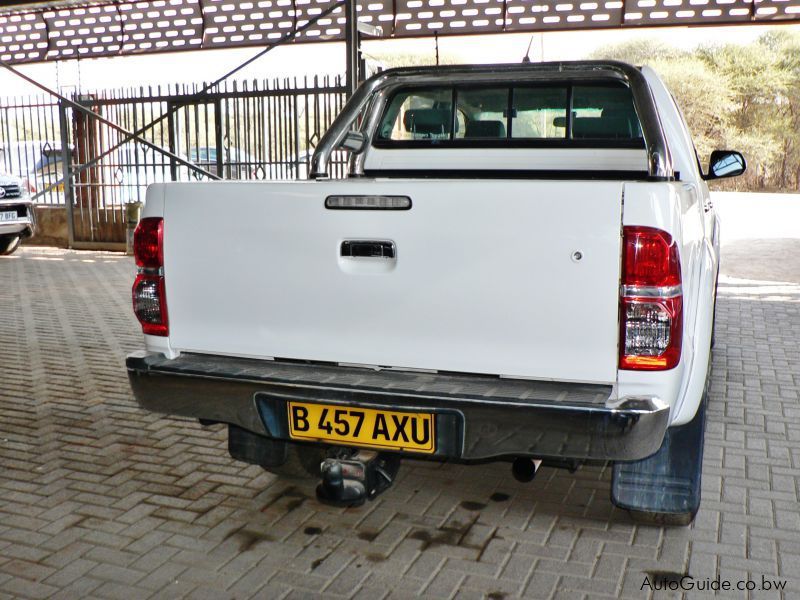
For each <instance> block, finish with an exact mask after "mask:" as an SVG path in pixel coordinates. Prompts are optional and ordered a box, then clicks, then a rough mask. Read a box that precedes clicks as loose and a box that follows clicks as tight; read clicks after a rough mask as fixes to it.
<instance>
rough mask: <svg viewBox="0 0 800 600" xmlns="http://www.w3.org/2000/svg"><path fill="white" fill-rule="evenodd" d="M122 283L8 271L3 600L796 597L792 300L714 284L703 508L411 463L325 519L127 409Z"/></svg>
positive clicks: (798, 513)
mask: <svg viewBox="0 0 800 600" xmlns="http://www.w3.org/2000/svg"><path fill="white" fill-rule="evenodd" d="M132 271H133V269H132V263H131V260H130V259H128V258H125V257H122V256H120V255H115V254H103V253H96V252H95V253H87V252H82V253H79V252H66V251H60V250H52V249H37V248H25V249H23V250H22V251H21V252H20V253H19V254H18V255H16V256H14V257H11V258H7V259H6V258H4V259H2V261H0V306H2V310H0V597H2V598H5V597H22V598H28V597H30V598H45V597H53V598H70V599H74V598H89V597H96V598H125V599H126V600H131V599H138V598H147V597H158V598H177V597H182V596H187V597H195V598H247V597H259V598H278V597H291V598H306V597H313V596H315V595H320V596H326V597H331V596H336V595H340V596H345V597H347V596H353V595H355V596H357V597H363V598H382V597H386V596H389V597H398V598H402V597H414V596H416V595H418V594H424V595H426V596H429V597H449V596H454V595H457V597H459V598H481V597H488V598H493V599H498V598H513V597H517V596H525V597H532V598H569V599H573V598H581V597H592V598H601V597H607V598H616V597H620V596H624V597H630V598H646V597H648V596H649V595H650V594H649V593H648V592H647V591H646V590H645V591H641V590H640V588H641V585H642V582H643V579H644V577H645V575H646V574H648V573H650V574H653V573H668V574H671V575H670V576H671V577H676V578H677V577H679V576H680V575H681V574H684V573H688V574H690V575H692V576H694V577H695V578H697V580H700V579H704V578H715V577H717V576H718V575H720V576H721V577H722V578H723V579H729V580H732V581H734V582H735V581H737V580H745V579H748V578H751V579H753V580H755V581H756V582H757V584H758V585H759V586H760V584H761V580H762V579H761V578H762V576H765V577H767V578H786V579H788V586H789V587H788V588H787V589H788V590H789V591H787V592H786V597H787V598H789V597H798V595H800V506H799V505H798V484H799V482H800V476H799V472H798V467H800V404H799V403H798V390H799V389H800V354H799V353H798V339H800V315H798V309H800V286H798V285H797V284H790V285H782V284H778V283H766V284H755V283H742V282H738V281H732V280H727V279H723V281H722V283H721V290H720V293H721V297H720V300H719V308H718V318H719V324H718V334H717V337H718V340H717V350H716V353H715V356H714V372H713V383H712V387H711V400H710V407H709V411H710V418H709V423H708V432H707V440H708V441H707V444H706V456H705V463H704V470H703V507H702V509H701V511H700V513H699V516H698V518H697V521H696V523H695V524H694V526H693V527H692V528H674V529H662V528H653V527H637V526H635V525H633V524H632V523H631V521H630V520H629V518H628V517H627V515H626V514H625V513H623V512H622V511H619V510H616V509H613V508H612V507H611V504H610V502H609V499H608V497H609V471H608V469H602V468H583V469H582V470H580V471H579V472H578V473H575V474H569V473H566V472H560V471H555V470H551V469H543V470H542V471H541V472H540V474H539V476H538V477H537V479H536V481H535V482H533V483H531V484H520V483H517V482H515V481H514V480H513V479H512V478H511V475H510V473H509V469H508V468H507V466H505V465H483V466H478V467H469V468H465V467H462V466H458V465H437V464H426V463H418V464H412V463H410V462H407V463H406V464H405V465H404V468H403V469H402V470H401V475H402V477H401V480H400V481H399V483H398V484H397V485H396V487H395V489H394V490H393V491H392V492H390V493H388V494H386V495H385V496H383V497H381V498H379V499H378V500H377V501H375V502H372V503H369V504H367V505H366V506H365V507H364V508H362V509H356V510H338V509H332V508H326V507H323V506H320V505H318V504H317V503H316V502H315V501H314V500H313V499H312V496H313V490H312V487H311V486H310V485H302V484H300V485H298V484H294V485H291V484H287V483H284V482H282V481H279V480H276V479H275V478H273V477H272V476H271V475H268V474H266V473H264V472H262V471H261V470H260V469H259V468H257V467H250V466H244V465H242V464H239V463H236V462H234V461H232V460H231V459H229V458H228V457H227V452H226V436H225V432H224V431H223V430H222V429H221V428H219V427H216V428H212V429H211V430H204V429H202V428H201V427H200V426H199V425H197V424H195V423H192V422H188V421H183V420H178V419H169V418H161V417H158V416H155V415H150V414H146V413H144V412H142V411H140V410H139V409H138V408H137V407H136V406H135V405H134V402H133V400H132V398H131V395H130V392H129V389H128V385H127V379H126V376H125V371H124V368H123V360H124V356H125V354H126V353H127V352H129V351H131V350H134V349H137V348H139V347H140V345H141V341H140V336H139V334H138V328H137V326H136V324H135V323H134V321H133V318H132V317H131V314H130V309H129V284H130V281H131V277H132ZM798 283H800V282H798ZM697 597H711V595H710V594H706V593H703V594H697ZM726 597H738V598H746V597H748V596H747V593H746V592H739V593H733V594H729V595H726ZM751 597H757V598H761V597H777V595H776V594H775V593H774V592H773V593H770V594H761V593H753V595H752V596H751Z"/></svg>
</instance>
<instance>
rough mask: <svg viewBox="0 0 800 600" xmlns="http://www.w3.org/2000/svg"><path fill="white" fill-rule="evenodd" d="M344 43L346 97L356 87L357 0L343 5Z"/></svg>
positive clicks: (347, 1)
mask: <svg viewBox="0 0 800 600" xmlns="http://www.w3.org/2000/svg"><path fill="white" fill-rule="evenodd" d="M344 19H345V25H344V42H345V54H346V58H345V61H346V74H347V77H346V81H345V86H346V87H347V97H348V98H349V97H350V96H352V95H353V93H354V92H355V91H356V88H357V87H358V63H359V60H358V57H359V54H360V50H359V43H358V42H359V35H358V0H345V5H344Z"/></svg>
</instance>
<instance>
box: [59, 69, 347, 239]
mask: <svg viewBox="0 0 800 600" xmlns="http://www.w3.org/2000/svg"><path fill="white" fill-rule="evenodd" d="M141 92H144V90H140V93H135V91H133V90H127V91H116V92H101V93H97V94H93V95H84V96H81V97H80V98H79V100H80V102H81V103H82V104H86V105H87V106H88V107H89V108H90V109H91V110H92V111H93V112H94V113H97V114H99V115H102V116H103V117H105V118H107V119H110V120H111V121H113V122H115V123H117V124H119V125H121V126H122V127H124V128H125V129H127V130H129V131H137V130H138V129H140V128H141V127H142V126H143V124H145V123H153V122H155V125H154V126H153V127H152V128H150V129H148V130H147V131H146V132H145V133H144V134H143V137H144V138H145V139H146V140H148V141H150V142H152V143H153V144H154V145H156V146H159V147H160V148H164V149H167V150H169V152H170V153H172V154H173V155H177V156H179V157H181V158H183V159H184V161H185V162H184V163H181V162H179V161H178V160H176V158H174V157H171V156H169V155H167V154H164V153H162V152H160V151H159V150H157V149H155V148H153V147H150V146H146V145H144V144H142V143H140V142H138V141H130V142H127V143H124V144H122V145H120V146H119V147H118V148H115V149H113V150H112V151H111V152H109V153H108V154H107V155H105V156H104V154H105V153H106V152H108V150H109V149H111V148H114V147H115V146H117V145H118V144H119V143H120V142H121V141H123V140H124V134H121V133H119V132H118V131H116V130H114V129H111V128H109V127H105V126H104V125H103V124H102V123H98V122H97V119H96V118H95V117H93V116H90V115H86V114H84V113H81V112H80V111H78V110H75V109H73V108H70V107H67V106H60V109H59V110H60V112H61V113H62V115H63V116H62V120H65V121H66V122H67V123H69V124H70V127H68V128H67V136H66V137H67V139H65V140H63V141H62V148H68V149H69V152H68V154H69V166H68V170H67V177H65V179H64V183H65V185H64V190H65V201H66V202H67V206H68V207H71V210H68V212H69V213H71V215H69V218H70V220H71V223H72V240H71V242H72V244H71V245H72V246H73V247H83V248H91V247H99V246H102V247H105V248H108V247H110V246H112V245H115V244H119V245H120V246H121V245H122V244H123V243H124V242H125V228H126V223H125V212H126V211H125V208H126V205H127V204H129V203H131V202H141V201H144V196H145V190H146V188H147V186H148V185H149V184H151V183H158V182H164V181H197V180H205V179H208V176H207V175H206V174H205V173H204V172H203V171H205V172H207V173H210V174H211V175H215V176H217V177H220V178H223V179H247V180H252V179H258V180H269V179H300V178H305V177H306V175H307V173H308V163H309V160H310V158H311V154H312V153H313V148H314V145H315V144H316V141H317V140H318V139H319V137H320V136H321V135H322V133H324V131H325V129H326V128H327V127H328V125H329V124H330V122H331V121H332V120H333V118H334V117H335V116H336V114H337V113H338V111H339V109H341V107H342V105H343V103H344V100H345V87H344V85H343V83H342V81H341V80H340V79H339V78H335V79H331V78H328V77H325V78H321V79H320V78H316V77H315V78H313V79H311V80H308V79H305V80H302V81H300V82H298V81H297V80H296V79H295V80H283V81H275V82H272V84H271V85H270V84H269V83H267V82H244V83H239V82H232V83H231V84H230V85H225V84H224V85H223V86H221V89H220V90H219V91H217V92H214V93H198V89H197V88H196V87H194V88H193V87H190V86H174V87H173V86H170V87H168V88H167V89H161V88H158V87H157V88H155V90H153V89H148V90H147V92H146V93H141ZM160 118H161V120H159V119H160ZM64 154H65V160H66V156H67V152H66V151H65V153H64ZM98 158H99V160H97V159H98ZM95 160H97V164H95V165H93V166H91V167H89V168H86V169H83V170H80V172H76V171H77V168H76V167H78V166H79V165H86V164H87V163H91V162H92V161H95ZM186 163H189V164H186ZM345 163H346V161H345V159H344V157H338V160H337V165H336V173H337V174H338V176H343V175H344V171H345V168H346V164H345ZM194 167H197V168H194ZM71 172H76V174H75V175H74V176H71V175H70V173H71Z"/></svg>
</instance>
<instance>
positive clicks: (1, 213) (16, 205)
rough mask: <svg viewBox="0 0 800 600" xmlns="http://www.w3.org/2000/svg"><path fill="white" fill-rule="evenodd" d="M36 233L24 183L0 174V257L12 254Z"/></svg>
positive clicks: (30, 204) (13, 177) (11, 176)
mask: <svg viewBox="0 0 800 600" xmlns="http://www.w3.org/2000/svg"><path fill="white" fill-rule="evenodd" d="M35 231H36V214H35V212H34V208H33V202H31V199H30V194H29V192H28V190H27V188H26V186H25V181H24V180H23V179H22V178H20V177H15V176H13V175H5V174H3V173H0V255H8V254H12V253H13V252H14V251H15V250H16V249H17V248H18V247H19V243H20V241H21V240H23V239H25V238H27V237H31V236H32V235H33V234H34V233H35Z"/></svg>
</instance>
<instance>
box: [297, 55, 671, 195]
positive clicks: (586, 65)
mask: <svg viewBox="0 0 800 600" xmlns="http://www.w3.org/2000/svg"><path fill="white" fill-rule="evenodd" d="M598 77H601V78H611V79H619V80H621V81H624V82H626V83H627V84H628V85H629V86H630V88H631V93H632V95H633V104H634V108H635V109H636V114H637V115H638V116H639V121H640V122H641V125H642V133H643V135H644V140H645V146H646V148H647V170H648V176H649V177H652V178H656V179H668V180H671V179H674V177H675V173H674V168H673V164H672V155H671V153H670V150H669V145H668V144H667V137H666V134H665V133H664V128H663V125H662V123H661V118H660V116H659V114H658V109H657V108H656V102H655V99H654V98H653V94H652V92H651V90H650V86H649V85H648V84H647V81H646V80H645V78H644V75H642V73H641V71H640V70H639V69H638V68H637V67H634V66H632V65H629V64H627V63H623V62H620V61H575V62H548V63H528V64H505V65H459V66H447V67H402V68H397V69H389V70H387V71H383V72H382V73H378V74H377V75H375V76H373V77H371V78H370V79H368V80H367V81H365V82H364V83H363V84H361V86H360V87H359V88H358V89H357V90H356V92H355V94H353V96H352V97H351V98H350V100H349V101H348V102H347V104H345V106H344V108H343V109H342V112H340V113H339V115H338V116H337V117H336V119H334V121H333V123H332V124H331V126H330V127H329V128H328V130H327V131H326V132H325V134H324V135H323V136H322V139H321V140H320V142H319V144H318V145H317V148H316V150H315V151H314V155H313V156H312V158H311V166H310V169H309V178H310V179H322V178H326V177H328V176H329V175H328V164H329V162H330V158H331V155H332V153H333V152H334V150H336V148H337V147H338V146H339V144H340V143H341V141H342V140H343V139H344V137H345V136H346V135H347V132H348V131H350V130H351V129H352V128H353V126H354V124H355V123H356V122H357V120H358V117H359V115H361V114H362V111H363V113H364V115H365V118H364V119H362V126H361V128H360V130H361V132H362V133H364V134H365V135H366V136H367V137H368V139H370V140H371V139H372V135H373V133H374V131H375V129H376V128H377V126H378V121H379V119H380V116H381V113H382V112H383V107H384V104H385V100H386V98H387V96H388V94H389V93H390V92H391V91H392V90H393V89H395V88H396V87H399V86H403V85H423V84H442V85H449V84H453V83H492V82H508V81H515V82H516V81H522V82H524V81H537V80H539V81H540V80H546V81H558V80H571V81H576V80H578V81H579V80H582V79H587V80H589V79H597V78H598ZM365 109H366V110H365ZM363 174H364V153H363V152H362V153H360V154H357V155H355V156H353V157H352V160H351V175H355V176H358V175H363Z"/></svg>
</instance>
